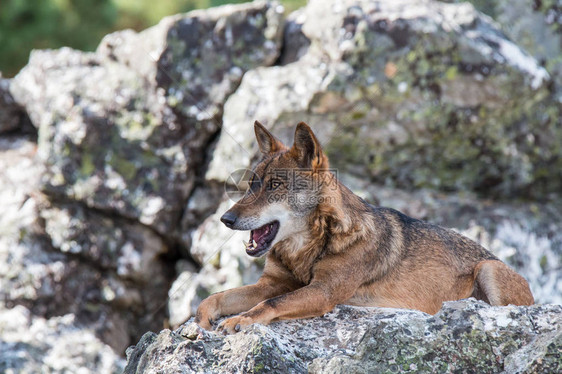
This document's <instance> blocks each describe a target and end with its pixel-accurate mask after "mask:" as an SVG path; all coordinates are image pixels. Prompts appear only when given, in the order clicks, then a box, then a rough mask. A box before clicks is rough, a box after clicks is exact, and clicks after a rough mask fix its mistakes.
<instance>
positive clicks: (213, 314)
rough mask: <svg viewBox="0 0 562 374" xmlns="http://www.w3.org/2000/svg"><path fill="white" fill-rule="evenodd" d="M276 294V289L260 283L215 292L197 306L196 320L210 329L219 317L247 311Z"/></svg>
mask: <svg viewBox="0 0 562 374" xmlns="http://www.w3.org/2000/svg"><path fill="white" fill-rule="evenodd" d="M275 295H277V292H275V289H273V288H271V287H267V286H263V285H260V284H259V283H256V284H253V285H251V286H244V287H238V288H233V289H231V290H227V291H223V292H218V293H215V294H213V295H211V296H209V297H208V298H206V299H205V300H203V301H202V302H201V304H200V305H199V308H197V313H196V315H195V322H196V323H197V324H198V325H199V326H201V327H203V328H204V329H206V330H210V329H211V326H212V324H213V322H214V321H216V320H217V319H218V318H220V317H222V316H227V315H230V314H238V313H241V312H245V311H247V310H249V309H251V308H252V307H254V306H255V305H256V304H258V303H259V302H261V301H263V300H266V299H268V298H269V297H271V296H275Z"/></svg>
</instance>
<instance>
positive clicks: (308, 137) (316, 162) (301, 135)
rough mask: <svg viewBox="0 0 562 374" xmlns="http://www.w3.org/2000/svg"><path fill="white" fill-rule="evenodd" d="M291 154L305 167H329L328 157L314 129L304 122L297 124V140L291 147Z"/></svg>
mask: <svg viewBox="0 0 562 374" xmlns="http://www.w3.org/2000/svg"><path fill="white" fill-rule="evenodd" d="M291 154H292V155H293V156H294V157H295V158H296V159H297V160H298V161H299V162H300V164H301V165H303V166H304V167H305V168H311V169H327V168H328V158H327V157H326V156H325V155H324V152H322V147H321V146H320V142H318V139H316V136H315V135H314V133H313V132H312V129H311V128H310V127H309V126H308V125H307V124H306V123H304V122H301V123H299V124H298V125H297V129H296V130H295V142H294V144H293V147H292V148H291Z"/></svg>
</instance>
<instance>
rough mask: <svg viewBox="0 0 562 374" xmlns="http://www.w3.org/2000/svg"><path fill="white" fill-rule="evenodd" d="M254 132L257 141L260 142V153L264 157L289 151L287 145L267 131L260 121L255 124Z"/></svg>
mask: <svg viewBox="0 0 562 374" xmlns="http://www.w3.org/2000/svg"><path fill="white" fill-rule="evenodd" d="M254 132H255V133H256V140H257V141H258V147H259V149H260V152H261V153H263V154H264V155H269V154H272V153H275V152H279V151H282V150H284V149H287V147H286V146H285V144H283V143H281V141H280V140H279V139H277V138H276V137H275V136H273V135H272V134H271V133H270V132H269V131H267V129H266V128H265V127H264V126H263V125H262V124H261V123H259V121H256V122H254Z"/></svg>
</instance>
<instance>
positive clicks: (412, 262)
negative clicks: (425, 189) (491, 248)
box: [196, 122, 534, 333]
mask: <svg viewBox="0 0 562 374" xmlns="http://www.w3.org/2000/svg"><path fill="white" fill-rule="evenodd" d="M255 130H256V138H257V140H258V145H259V147H260V150H261V151H262V153H263V154H264V160H263V161H262V162H261V163H260V164H258V166H257V167H256V169H255V171H256V173H258V174H260V173H261V174H260V175H265V174H264V173H265V171H266V169H273V170H275V168H277V169H291V168H294V169H299V168H300V169H302V170H305V171H303V173H304V174H303V175H305V177H306V178H307V179H308V180H311V181H314V180H318V178H323V180H324V181H326V182H327V183H325V184H323V185H322V187H321V188H320V189H319V190H318V191H316V192H315V193H317V194H318V196H321V197H322V198H324V199H323V200H322V201H319V203H318V204H316V205H314V206H312V207H308V206H306V207H302V206H290V207H289V206H287V209H292V210H293V211H296V213H298V214H299V217H300V216H301V215H302V217H303V218H302V220H301V221H302V222H300V223H299V224H300V225H302V228H301V230H300V231H297V232H295V233H292V234H291V235H289V236H287V237H286V238H284V239H282V240H280V241H278V242H277V243H276V244H274V245H273V247H272V248H271V249H270V250H269V252H268V254H267V257H266V265H265V269H264V272H263V275H262V277H261V278H260V279H259V281H258V282H257V283H256V284H255V285H251V286H245V287H240V288H236V289H233V290H229V291H225V292H221V293H218V294H214V295H212V296H210V297H209V298H207V299H206V300H204V301H203V302H202V303H201V305H200V306H199V308H198V310H197V316H196V321H197V323H199V324H200V326H202V327H204V328H206V329H209V328H211V324H212V322H213V321H215V320H216V319H217V318H219V317H220V316H223V315H230V314H237V313H242V314H240V315H238V316H235V317H231V318H229V319H227V320H225V321H223V323H222V324H221V325H220V326H219V329H221V330H223V331H224V332H228V333H233V332H235V331H239V330H240V328H242V327H244V326H247V325H250V324H252V323H264V324H267V323H269V322H271V321H274V320H281V319H288V318H305V317H313V316H319V315H322V314H324V313H326V312H329V311H330V310H332V309H333V308H334V306H335V305H337V304H351V305H362V306H379V307H394V308H411V309H418V310H421V311H424V312H427V313H432V314H433V313H436V312H437V311H438V310H439V309H440V308H441V305H442V303H443V301H447V300H457V299H461V298H466V297H470V296H473V297H476V298H478V299H481V300H484V301H486V302H488V303H491V304H492V305H507V304H516V305H531V304H533V303H534V300H533V296H532V294H531V291H530V289H529V285H528V284H527V282H526V281H525V279H523V277H521V276H520V275H519V274H517V273H515V272H514V271H513V270H512V269H511V268H509V267H508V266H507V265H505V264H504V263H503V262H501V261H499V260H498V259H497V258H496V257H494V256H493V255H492V254H491V253H490V252H488V251H487V250H486V249H484V248H483V247H481V246H480V245H478V244H476V243H475V242H473V241H471V240H469V239H467V238H465V237H464V236H462V235H460V234H458V233H456V232H454V231H451V230H448V229H444V228H441V227H439V226H435V225H432V224H429V223H426V222H423V221H419V220H416V219H413V218H410V217H408V216H406V215H404V214H402V213H400V212H398V211H395V210H393V209H388V208H381V207H373V206H371V205H369V204H367V203H366V202H365V201H363V200H362V199H361V198H359V197H358V196H356V195H355V194H353V193H352V192H351V191H350V190H349V189H347V188H346V187H345V186H344V185H342V184H341V183H340V182H339V181H337V179H336V177H335V176H334V175H333V174H332V173H330V172H329V171H328V169H329V164H328V159H327V157H326V156H325V155H324V154H323V152H322V149H321V147H320V144H319V143H318V140H317V139H316V137H315V136H314V134H313V133H312V130H310V128H309V127H308V126H307V125H306V124H304V123H300V124H299V125H298V126H297V130H296V133H295V144H294V145H293V147H292V148H290V149H288V148H287V147H285V146H284V145H283V144H282V143H281V142H280V141H278V140H277V139H276V138H275V137H273V135H271V134H270V133H269V132H268V131H267V130H266V129H265V128H264V127H263V126H261V124H259V123H257V122H256V126H255ZM315 178H316V179H315ZM264 180H265V181H266V182H267V177H264ZM262 188H263V187H262ZM310 193H313V192H310ZM314 196H316V195H314ZM266 197H267V193H265V192H264V193H261V194H260V195H259V196H258V197H257V198H256V197H254V198H253V199H254V200H253V201H249V200H247V198H246V197H245V198H243V199H242V201H240V202H239V203H238V204H236V205H235V206H234V207H233V208H232V209H231V210H230V211H231V212H234V213H235V214H236V215H237V216H241V217H247V216H252V217H253V216H257V217H259V215H260V214H261V211H262V210H263V209H265V208H266V207H267V206H268V203H267V201H266V200H264V199H265V198H266ZM309 197H310V196H309ZM245 199H246V200H245ZM230 211H229V212H230ZM296 230H298V227H297V228H296Z"/></svg>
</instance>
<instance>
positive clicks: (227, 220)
mask: <svg viewBox="0 0 562 374" xmlns="http://www.w3.org/2000/svg"><path fill="white" fill-rule="evenodd" d="M237 218H238V217H237V216H236V214H234V213H232V212H226V213H225V214H223V215H222V217H221V221H222V223H224V224H225V225H226V227H228V228H232V226H233V225H234V222H236V219H237Z"/></svg>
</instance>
